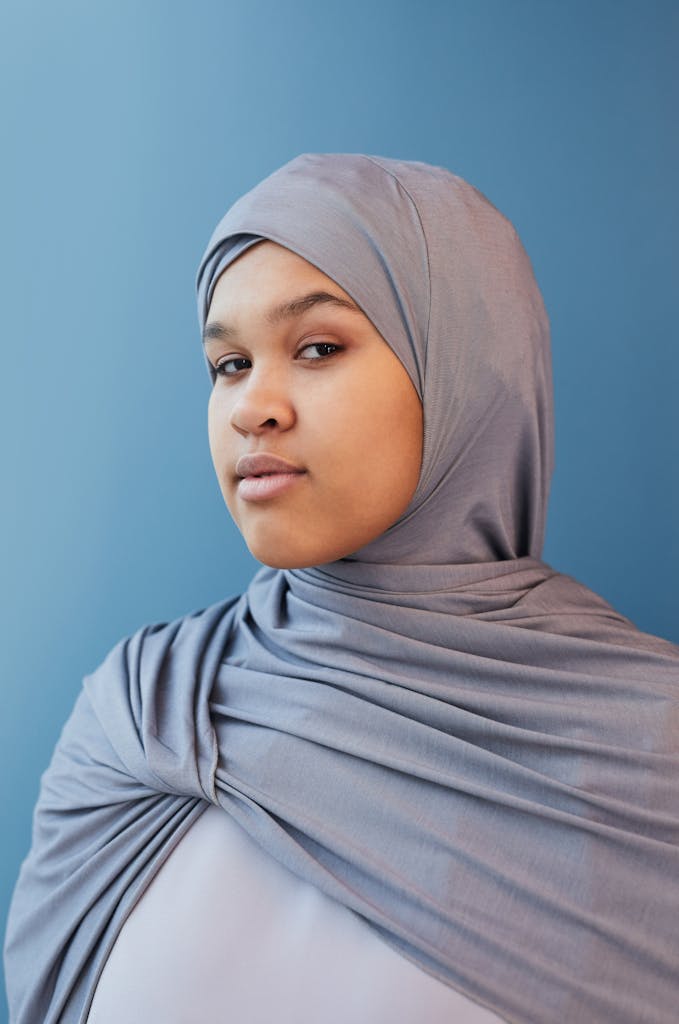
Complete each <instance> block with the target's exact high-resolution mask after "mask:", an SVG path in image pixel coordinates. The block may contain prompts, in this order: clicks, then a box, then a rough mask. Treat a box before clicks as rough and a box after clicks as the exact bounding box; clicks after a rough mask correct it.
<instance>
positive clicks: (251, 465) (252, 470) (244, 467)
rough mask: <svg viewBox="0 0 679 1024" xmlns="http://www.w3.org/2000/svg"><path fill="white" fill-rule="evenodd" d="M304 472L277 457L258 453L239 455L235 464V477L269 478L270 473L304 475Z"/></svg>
mask: <svg viewBox="0 0 679 1024" xmlns="http://www.w3.org/2000/svg"><path fill="white" fill-rule="evenodd" d="M304 472H306V470H304V469H302V468H301V467H300V466H295V464H294V463H292V462H288V461H287V459H282V458H281V457H280V456H279V455H270V454H269V453H268V452H258V453H257V454H256V455H241V457H240V459H239V460H238V462H237V463H236V474H237V476H239V477H241V478H244V477H253V476H269V475H270V474H272V473H304Z"/></svg>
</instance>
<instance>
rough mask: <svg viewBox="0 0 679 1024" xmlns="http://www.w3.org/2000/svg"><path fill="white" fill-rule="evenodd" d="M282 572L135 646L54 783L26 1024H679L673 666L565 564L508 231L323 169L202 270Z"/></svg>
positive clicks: (51, 771) (525, 310)
mask: <svg viewBox="0 0 679 1024" xmlns="http://www.w3.org/2000/svg"><path fill="white" fill-rule="evenodd" d="M197 285H198V308H199V319H200V323H201V328H202V329H203V333H204V346H205V347H204V351H205V357H206V360H207V366H208V369H209V372H210V376H211V378H212V385H213V386H212V391H211V395H210V400H209V438H210V448H211V452H212V456H213V460H214V465H215V470H216V473H217V477H218V480H219V483H220V487H221V489H222V493H223V495H224V499H225V502H226V504H227V506H228V509H229V511H230V513H231V515H232V516H233V518H234V520H235V521H236V523H237V524H238V526H239V528H240V530H241V532H242V534H243V536H244V538H245V541H246V543H247V544H248V547H249V548H250V550H251V551H252V553H253V554H254V555H255V556H256V557H257V558H258V559H259V560H260V561H261V562H262V563H263V568H262V569H261V570H260V571H259V572H258V573H257V574H256V576H255V577H254V579H253V581H252V583H251V584H250V586H249V588H248V589H247V591H246V592H245V593H244V594H242V595H240V596H238V597H231V598H229V599H227V600H225V601H224V602H222V603H220V604H218V605H215V606H213V607H211V608H208V609H206V610H203V611H200V612H196V613H193V614H191V615H187V616H185V617H183V618H181V619H180V620H178V621H176V622H172V623H169V624H162V625H156V626H151V627H146V628H144V629H141V630H139V631H138V632H137V633H136V634H134V635H133V636H132V637H129V638H127V639H125V640H123V641H121V643H120V644H118V645H117V646H116V647H115V648H114V649H113V650H112V651H111V652H110V654H109V655H108V657H107V658H106V660H105V661H104V663H103V664H102V665H101V666H100V667H99V668H98V669H97V670H96V671H95V672H94V673H93V674H92V675H90V676H88V677H87V678H86V679H85V683H84V686H83V689H82V691H81V694H80V696H79V698H78V700H77V702H76V705H75V708H74V710H73V713H72V715H71V717H70V718H69V720H68V722H67V723H66V725H65V727H64V730H63V732H62V735H61V737H60V740H59V743H58V744H57V748H56V750H55V753H54V756H53V759H52V762H51V764H50V766H49V768H48V769H47V771H46V773H45V775H44V776H43V780H42V786H41V793H40V797H39V801H38V805H37V807H36V812H35V822H34V834H33V845H32V848H31V851H30V853H29V855H28V857H27V858H26V860H25V862H24V864H23V865H22V869H21V874H20V877H19V881H18V883H17V887H16V890H15V894H14V899H13V903H12V908H11V912H10V918H9V925H8V932H7V940H6V949H5V956H6V965H7V975H8V985H9V994H10V1004H11V1013H12V1022H13V1024H37V1022H38V1021H40V1022H46V1024H56V1022H57V1021H60V1022H67V1024H70V1022H74V1024H75V1022H77V1024H84V1022H86V1021H89V1022H90V1024H109V1022H112V1021H125V1022H126V1024H134V1022H142V1021H143V1022H144V1024H148V1022H149V1021H156V1020H157V1021H163V1024H178V1022H180V1021H181V1022H194V1021H195V1022H196V1024H198V1022H200V1024H203V1022H222V1021H227V1020H229V1021H231V1020H233V1021H243V1022H248V1024H251V1022H259V1021H264V1020H266V1021H270V1020H272V1019H276V1020H277V1021H279V1022H280V1021H286V1022H291V1024H292V1022H294V1024H311V1022H312V1021H313V1022H314V1024H315V1022H318V1021H323V1022H324V1024H326V1022H331V1024H335V1022H337V1024H338V1022H339V1021H342V1022H370V1024H382V1022H386V1021H387V1020H388V1021H389V1022H390V1024H392V1022H402V1024H406V1022H413V1024H414V1022H418V1024H419V1022H424V1021H426V1022H427V1024H429V1022H433V1024H439V1022H443V1021H446V1022H453V1021H454V1022H456V1024H492V1022H495V1021H498V1020H502V1021H509V1022H512V1024H529V1022H530V1024H564V1022H565V1021H587V1022H588V1024H639V1022H640V1021H645V1022H648V1024H670V1022H674V1021H676V1008H677V1006H678V1005H679V887H677V884H676V881H677V878H678V877H679V786H678V785H677V778H678V774H679V733H678V730H677V719H676V707H677V695H678V692H679V686H678V681H679V647H677V646H675V645H674V644H671V643H669V642H668V641H666V640H662V639H661V638H659V637H654V636H651V635H649V634H646V633H642V632H640V631H639V630H638V629H637V628H636V627H635V626H634V625H633V624H632V623H631V622H630V621H629V620H627V619H626V618H624V617H623V616H622V615H620V614H619V613H618V612H616V611H615V610H614V609H613V608H611V606H610V605H609V604H607V603H606V602H605V601H604V600H603V599H602V598H601V597H599V596H598V595H596V594H594V593H593V592H592V591H590V590H589V589H587V588H586V587H584V586H583V585H581V584H580V583H578V582H577V581H575V580H574V579H572V578H571V577H568V576H565V575H563V574H561V573H559V572H558V571H556V570H555V569H553V568H551V567H550V566H548V565H547V564H545V563H544V562H543V561H541V560H540V554H541V550H542V543H543V537H544V530H545V516H546V508H547V499H548V492H549V484H550V478H551V473H552V452H553V437H552V429H553V428H552V422H553V421H552V389H551V362H550V349H549V328H548V321H547V316H546V314H545V311H544V308H543V304H542V300H541V297H540V293H539V290H538V288H537V285H536V283H535V280H534V278H533V274H532V271H531V267H530V262H529V260H528V257H527V256H526V254H525V252H524V250H523V247H522V245H521V243H520V241H519V239H518V236H517V234H516V232H515V230H514V229H513V227H512V225H511V224H510V223H509V222H508V221H507V220H506V218H505V217H504V216H502V214H500V213H499V212H498V211H497V210H496V209H495V208H494V207H493V206H492V205H491V204H490V203H489V202H488V201H487V200H486V199H485V198H484V197H483V196H482V195H481V194H480V193H479V192H478V191H476V190H475V189H474V188H473V187H471V186H470V185H468V184H467V183H466V182H464V181H462V180H461V179H460V178H458V177H456V176H455V175H453V174H451V173H450V172H448V171H446V170H444V169H442V168H438V167H432V166H429V165H426V164H422V163H412V162H406V161H395V160H390V159H385V158H379V157H368V156H362V155H356V154H350V155H339V154H320V155H319V154H306V155H304V156H301V157H299V158H297V159H296V160H293V161H292V162H291V163H289V164H287V165H286V166H284V167H283V168H281V169H280V170H278V171H277V172H276V173H274V174H273V175H271V176H270V177H269V178H267V179H266V180H265V181H263V182H261V183H260V184H259V185H258V186H257V187H256V188H255V189H253V190H252V192H250V193H248V194H247V195H246V196H244V197H243V198H242V199H240V200H239V201H238V202H237V203H236V204H235V205H234V206H233V207H232V208H231V210H229V211H228V213H227V214H226V216H225V217H224V218H223V220H222V221H221V222H220V224H219V225H218V226H217V228H216V230H215V232H214V234H213V236H212V238H211V240H210V243H209V245H208V247H207V250H206V252H205V255H204V257H203V260H202V262H201V265H200V269H199V273H198V280H197Z"/></svg>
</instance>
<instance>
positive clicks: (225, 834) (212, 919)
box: [87, 805, 501, 1024]
mask: <svg viewBox="0 0 679 1024" xmlns="http://www.w3.org/2000/svg"><path fill="white" fill-rule="evenodd" d="M87 1021H88V1024H120V1022H121V1021H124V1022H125V1024H152V1022H160V1021H162V1022H163V1024H272V1022H275V1024H319V1021H322V1022H323V1024H422V1022H424V1021H426V1022H427V1024H497V1022H498V1021H501V1018H500V1017H498V1016H496V1015H495V1014H494V1013H493V1012H491V1011H490V1010H487V1009H485V1008H484V1007H482V1006H480V1005H479V1004H477V1003H475V1002H472V1001H471V1000H470V999H468V998H467V997H465V996H463V995H461V994H460V993H459V992H456V991H455V990H454V989H452V988H449V987H448V986H447V985H445V984H444V983H443V982H441V981H438V980H437V979H436V978H434V977H432V976H431V975H429V974H427V973H426V972H425V971H423V970H421V969H420V968H419V967H417V966H416V965H415V964H414V963H412V962H411V961H410V960H407V959H406V958H405V957H403V956H401V955H400V954H399V953H397V952H396V951H395V950H393V949H392V948H391V947H390V946H388V945H387V944H386V943H385V942H384V941H383V940H382V939H381V938H380V936H379V935H378V934H376V933H375V932H374V931H373V930H372V929H371V928H370V927H369V926H368V925H367V924H366V922H365V921H364V920H363V919H362V918H361V917H359V916H358V915H357V914H355V913H354V912H353V911H352V910H349V909H348V908H347V907H344V906H342V905H341V904H340V903H337V902H336V901H335V900H333V899H330V898H329V897H328V896H326V895H325V894H324V893H322V892H321V891H320V890H319V889H317V888H315V886H313V885H310V884H308V883H307V882H303V881H302V880H301V879H299V878H297V876H296V875H294V874H293V873H292V872H291V871H289V870H288V869H287V868H285V867H283V866H282V865H281V864H279V863H278V861H276V860H274V859H273V858H272V857H271V856H269V854H267V853H265V852H264V851H263V850H262V849H261V847H260V846H258V845H257V843H256V842H255V841H254V840H253V839H252V838H251V837H250V836H249V835H248V834H247V833H246V832H245V831H244V829H243V828H242V827H241V826H240V825H238V824H237V823H236V822H235V821H234V820H233V819H232V818H231V816H230V815H228V814H227V813H226V812H225V811H223V810H222V809H221V808H219V807H216V806H214V805H210V807H208V809H207V810H206V811H205V812H204V813H203V814H202V815H201V816H200V817H199V818H198V819H197V820H196V821H195V822H194V824H193V825H192V826H191V828H190V829H189V831H188V832H187V833H186V835H185V836H183V837H182V839H181V840H180V842H179V843H178V844H177V846H176V847H175V849H174V850H173V851H172V853H171V854H170V856H169V857H168V858H167V860H166V861H165V862H164V864H163V865H162V866H161V868H160V870H159V871H158V873H157V874H156V875H155V877H154V878H153V880H152V882H151V883H150V885H149V887H148V888H147V889H146V891H145V892H144V894H143V896H142V897H141V899H140V901H139V902H138V903H137V904H136V906H135V907H134V908H133V910H132V912H131V914H130V915H129V916H128V918H127V919H126V921H125V923H124V924H123V927H122V929H121V931H120V933H119V935H118V938H117V940H116V942H115V944H114V946H113V948H112V950H111V953H110V955H109V957H108V959H107V961H106V963H105V965H104V969H103V972H102V975H101V977H100V979H99V984H98V985H97V989H96V991H95V994H94V1000H93V1003H92V1007H91V1009H90V1013H89V1016H88V1018H87Z"/></svg>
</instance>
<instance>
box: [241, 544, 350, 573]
mask: <svg viewBox="0 0 679 1024" xmlns="http://www.w3.org/2000/svg"><path fill="white" fill-rule="evenodd" d="M245 541H246V543H247V546H248V550H249V551H250V554H251V555H252V556H253V557H254V558H256V559H257V561H258V562H261V563H262V565H268V566H269V567H270V568H271V569H310V568H312V567H313V566H315V565H324V564H325V563H327V562H336V561H337V559H338V558H343V557H344V556H345V555H347V554H350V553H351V550H353V548H352V549H351V550H345V549H344V548H342V549H338V548H337V547H331V546H330V545H326V546H320V545H317V546H315V547H311V546H308V545H307V546H303V547H300V545H299V544H286V543H284V542H283V541H279V542H278V543H272V542H271V541H269V542H268V543H265V544H262V543H256V542H255V541H254V540H253V539H252V538H249V539H248V538H247V537H246V538H245Z"/></svg>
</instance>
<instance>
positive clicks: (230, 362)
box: [214, 356, 250, 377]
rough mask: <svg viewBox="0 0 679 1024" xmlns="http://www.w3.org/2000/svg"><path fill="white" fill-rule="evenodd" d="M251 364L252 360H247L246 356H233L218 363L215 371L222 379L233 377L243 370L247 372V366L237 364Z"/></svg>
mask: <svg viewBox="0 0 679 1024" xmlns="http://www.w3.org/2000/svg"><path fill="white" fill-rule="evenodd" d="M249 362H250V360H249V359H246V358H245V356H231V357H230V358H229V359H222V361H221V362H220V363H216V364H215V367H214V371H215V373H216V374H217V375H218V376H220V377H233V375H234V374H236V373H240V371H241V370H247V366H242V365H239V366H236V365H235V364H236V363H249Z"/></svg>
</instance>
